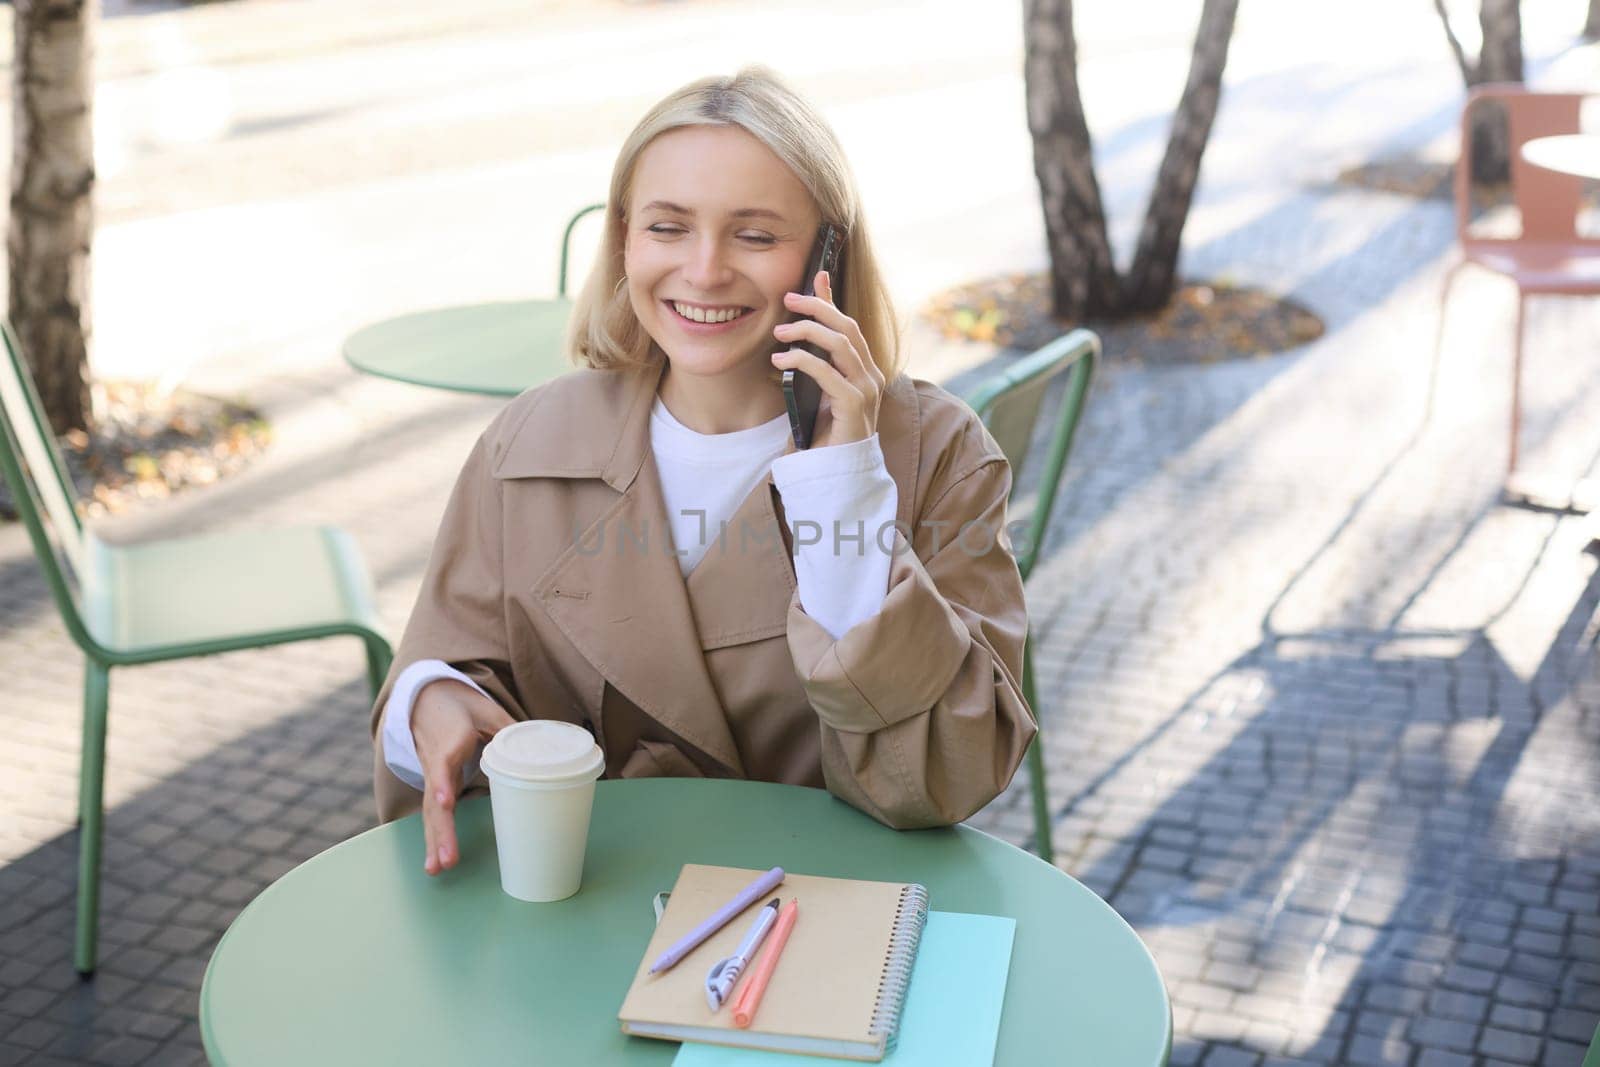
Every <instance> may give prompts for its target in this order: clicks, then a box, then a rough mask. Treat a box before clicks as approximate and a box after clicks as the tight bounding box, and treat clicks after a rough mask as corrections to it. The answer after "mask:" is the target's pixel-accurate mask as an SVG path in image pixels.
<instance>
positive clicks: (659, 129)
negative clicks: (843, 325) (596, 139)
mask: <svg viewBox="0 0 1600 1067" xmlns="http://www.w3.org/2000/svg"><path fill="white" fill-rule="evenodd" d="M685 126H737V127H739V128H740V129H742V130H744V131H745V132H746V133H749V134H750V135H751V136H753V137H754V138H755V139H756V140H758V141H760V142H761V143H762V144H764V145H766V146H767V148H769V149H771V150H772V153H773V154H774V155H776V156H777V157H778V158H779V159H780V160H782V161H783V162H784V164H785V165H787V166H788V168H789V169H790V170H792V171H793V172H794V173H795V176H796V177H798V178H799V179H800V181H801V183H802V184H803V185H805V187H806V189H807V190H808V191H809V192H810V193H811V199H812V200H813V201H815V203H816V205H817V208H818V210H819V211H820V213H821V215H822V220H823V221H824V222H831V223H833V224H834V225H835V226H839V227H840V228H842V229H843V230H844V231H845V234H846V237H845V243H844V250H843V255H844V258H843V266H842V268H841V271H840V273H841V274H842V275H843V282H844V285H843V288H842V291H840V290H837V289H836V290H835V293H834V299H835V301H836V302H837V303H838V304H839V306H840V307H842V308H843V309H844V310H845V313H846V314H848V315H849V316H850V317H851V318H853V319H855V320H856V322H857V323H858V324H859V325H860V327H861V334H862V337H863V338H864V339H865V340H866V342H867V347H868V348H869V349H870V350H871V352H872V359H873V362H875V363H876V364H877V365H878V367H879V369H880V370H882V371H883V374H884V377H885V378H886V379H889V380H893V379H894V378H895V377H896V376H897V375H898V374H899V373H900V370H901V368H902V364H901V355H900V339H899V336H898V329H897V327H896V323H895V317H894V306H893V304H892V303H891V302H890V299H889V291H888V289H887V287H886V286H885V285H884V283H883V276H882V274H881V273H880V272H879V270H878V261H877V259H876V257H874V256H873V254H872V243H871V241H869V240H868V238H867V227H866V221H865V219H864V218H863V217H862V212H861V196H860V194H859V193H858V192H857V191H856V185H855V180H854V178H853V177H852V176H851V174H850V167H849V164H848V163H847V162H846V161H845V157H844V150H843V149H842V148H841V147H840V146H839V141H838V139H837V138H836V137H834V135H833V131H832V130H830V129H829V128H828V125H827V123H825V122H824V121H823V119H822V116H821V115H819V114H817V112H816V111H815V110H814V109H813V108H812V107H811V105H809V104H808V103H806V102H805V101H804V100H803V99H801V98H800V96H799V95H798V94H797V93H795V91H794V90H793V89H790V88H789V87H788V86H787V85H785V84H784V83H783V82H782V81H780V80H779V79H778V77H777V75H775V74H773V73H772V72H771V71H770V70H767V69H766V68H764V67H746V68H744V69H743V70H741V71H739V73H737V74H735V75H734V76H733V77H731V78H729V77H715V78H702V79H700V80H699V81H696V82H691V83H690V84H688V85H685V86H684V87H683V88H681V89H679V90H678V91H677V92H675V93H673V94H671V95H670V96H668V97H667V98H666V99H664V100H662V101H661V102H660V103H659V104H657V105H656V106H655V107H653V108H651V109H650V112H649V114H647V115H645V117H644V118H643V119H641V120H640V122H639V125H637V126H635V127H634V129H633V132H632V133H630V134H629V135H628V138H627V140H626V141H624V142H623V144H622V149H621V151H619V152H618V153H617V162H616V165H615V166H614V167H613V168H612V171H611V189H610V192H609V193H608V194H607V198H606V224H605V233H604V236H603V237H602V238H601V246H600V253H599V254H598V255H597V256H596V257H595V262H594V267H593V269H592V270H591V271H590V272H589V278H588V280H587V281H586V282H585V283H584V286H583V289H582V291H581V292H579V294H578V297H577V299H576V300H575V301H574V302H573V306H572V317H571V319H570V320H569V321H568V324H567V351H568V353H569V355H570V356H571V358H572V360H573V362H574V363H577V364H578V365H580V366H585V367H594V368H598V369H622V368H626V367H635V366H644V365H648V364H649V363H651V362H652V357H651V351H650V349H651V339H650V335H649V334H647V333H646V332H645V330H644V327H643V326H641V325H640V323H639V319H638V317H637V316H636V315H634V313H633V304H632V303H631V301H630V300H629V298H628V292H627V279H626V277H625V276H624V274H623V249H624V247H625V243H626V241H627V233H628V197H629V195H630V194H631V192H632V183H633V174H634V169H635V168H636V167H637V166H638V163H639V156H640V154H641V153H643V152H644V150H645V148H646V146H648V145H649V144H650V142H651V141H653V140H655V138H657V137H659V136H660V135H661V134H663V133H666V132H667V131H669V130H676V129H681V128H683V127H685Z"/></svg>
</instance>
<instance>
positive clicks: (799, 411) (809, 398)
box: [773, 222, 844, 450]
mask: <svg viewBox="0 0 1600 1067" xmlns="http://www.w3.org/2000/svg"><path fill="white" fill-rule="evenodd" d="M843 269H844V233H843V232H842V231H841V230H840V229H839V228H838V227H837V226H834V225H833V224H832V223H827V222H825V223H823V224H822V226H821V227H820V228H819V229H818V230H817V243H816V244H815V245H813V246H812V248H811V256H810V257H809V258H808V259H807V261H806V273H805V276H804V277H802V278H801V279H800V287H799V289H798V290H797V291H798V292H800V293H803V294H804V295H806V296H815V295H816V293H815V292H813V289H814V288H815V286H816V280H817V272H818V271H823V270H825V271H827V272H828V284H829V286H830V287H831V288H832V289H833V303H834V306H835V307H837V308H839V309H840V310H841V311H842V310H844V305H843V304H842V303H841V299H842V296H841V294H842V293H843V292H844V286H843V284H842V279H843V274H842V271H843ZM805 318H810V316H809V315H790V316H789V317H788V318H787V319H785V320H784V321H785V322H794V321H796V320H798V319H805ZM789 348H803V349H805V350H806V351H807V352H810V353H811V354H812V355H814V356H819V357H821V358H822V359H825V360H828V361H829V362H830V363H831V362H832V359H831V358H830V357H829V356H828V353H827V352H826V351H825V350H824V349H822V348H821V347H820V346H818V345H814V344H812V343H810V342H809V341H797V342H795V343H794V344H792V345H777V346H775V347H774V349H773V351H782V350H784V349H789ZM783 401H784V403H785V404H786V405H787V406H788V408H789V430H790V432H791V433H793V434H794V447H796V448H798V449H801V450H804V449H807V448H810V447H811V436H812V432H813V431H814V430H815V429H816V425H817V407H818V405H819V404H821V403H822V386H820V385H818V384H817V380H816V379H815V378H813V377H811V375H809V374H807V373H805V372H804V371H797V370H792V369H791V370H786V371H784V372H783Z"/></svg>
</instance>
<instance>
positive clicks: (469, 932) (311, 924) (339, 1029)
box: [200, 778, 1172, 1067]
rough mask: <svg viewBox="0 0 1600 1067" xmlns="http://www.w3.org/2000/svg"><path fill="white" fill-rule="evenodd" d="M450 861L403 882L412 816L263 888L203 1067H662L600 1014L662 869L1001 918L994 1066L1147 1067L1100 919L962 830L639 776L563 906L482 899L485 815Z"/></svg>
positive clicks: (417, 855) (482, 810)
mask: <svg viewBox="0 0 1600 1067" xmlns="http://www.w3.org/2000/svg"><path fill="white" fill-rule="evenodd" d="M457 823H458V829H459V834H460V841H461V854H462V860H461V863H460V864H458V865H457V866H456V867H455V868H454V869H453V870H451V871H448V872H446V873H445V874H443V875H441V876H439V877H437V878H429V877H428V876H427V875H426V874H424V873H423V871H422V823H421V821H420V819H419V818H418V817H417V816H412V817H410V818H406V819H402V820H399V821H398V822H394V823H389V824H387V825H384V826H380V827H377V828H376V829H373V830H369V831H367V832H366V833H363V834H361V835H360V836H358V837H355V838H352V839H351V840H349V841H346V842H344V843H342V844H340V845H336V846H335V847H333V848H331V849H329V850H328V851H326V852H324V853H322V854H321V855H320V856H317V857H315V858H313V859H311V860H308V861H307V862H305V863H303V864H301V865H300V866H299V867H296V868H295V869H294V870H292V871H290V872H289V873H288V874H286V875H284V876H283V877H282V878H281V879H279V880H278V881H277V882H275V883H273V884H272V885H271V886H269V887H268V888H267V889H266V890H265V891H263V892H262V893H261V895H260V896H258V897H257V898H256V899H255V900H254V901H252V902H251V903H250V905H249V906H248V907H246V908H245V909H244V911H243V912H241V913H240V915H239V917H238V918H237V919H235V920H234V922H233V925H232V926H231V927H229V929H228V932H227V933H226V934H225V935H223V938H222V941H221V943H220V944H218V945H217V949H216V952H215V953H214V954H213V955H212V957H211V963H210V966H209V967H207V969H206V975H205V984H204V986H203V987H202V988H201V991H200V1026H201V1030H202V1033H203V1034H204V1037H205V1047H206V1052H207V1054H208V1055H209V1056H210V1057H211V1060H212V1062H213V1063H215V1064H220V1065H229V1067H240V1065H250V1064H271V1065H274V1067H280V1065H282V1064H297V1065H308V1064H323V1063H328V1064H335V1063H336V1064H347V1063H382V1064H387V1065H392V1067H398V1065H402V1064H424V1065H427V1067H439V1065H441V1064H458V1063H459V1064H500V1063H520V1064H535V1063H538V1064H562V1065H574V1064H575V1065H585V1067H609V1065H611V1064H646V1063H649V1064H668V1063H670V1062H671V1061H672V1058H673V1056H674V1055H676V1054H677V1050H678V1046H677V1045H675V1044H672V1043H670V1042H665V1041H657V1040H652V1039H648V1038H631V1037H626V1036H624V1035H623V1033H622V1031H621V1029H620V1028H619V1025H618V1023H617V1009H618V1008H619V1007H620V1006H621V1004H622V997H623V994H624V993H625V992H627V989H628V985H629V983H630V982H631V981H632V979H633V973H634V969H635V968H636V967H637V965H638V963H639V958H640V954H641V953H642V952H643V951H644V946H645V944H646V943H647V942H648V941H649V940H650V934H651V932H652V930H653V928H654V925H655V916H654V913H653V911H652V909H651V898H652V897H653V896H654V895H655V893H656V892H657V891H659V890H666V889H671V888H672V884H673V882H674V881H675V880H676V878H677V875H678V869H679V867H681V866H682V865H683V864H684V863H707V864H719V865H723V866H732V867H752V868H766V867H771V866H783V867H785V868H788V869H790V870H793V871H795V872H797V873H805V874H823V875H833V876H838V877H851V878H868V879H878V880H883V881H916V882H921V883H922V884H924V885H926V886H927V887H928V893H929V903H930V906H931V907H932V908H934V909H935V910H939V911H965V912H979V913H986V914H991V915H1008V916H1011V917H1012V918H1015V919H1016V920H1017V934H1016V944H1015V948H1014V950H1013V954H1012V958H1011V974H1010V979H1009V982H1008V984H1007V987H1006V997H1005V1010H1004V1014H1003V1015H1002V1017H1001V1024H1000V1040H999V1046H998V1048H997V1050H996V1059H995V1062H996V1063H999V1064H1017V1065H1029V1067H1033V1065H1038V1064H1081V1065H1083V1067H1135V1065H1137V1067H1153V1065H1158V1064H1164V1063H1166V1061H1167V1056H1168V1053H1169V1051H1170V1048H1171V1040H1172V1014H1171V1008H1170V1005H1169V1003H1168V1000H1167V993H1166V989H1165V988H1164V986H1163V985H1162V982H1161V976H1160V974H1159V973H1158V972H1157V970H1156V966H1155V962H1154V961H1153V960H1152V959H1151V957H1150V954H1149V952H1148V951H1146V949H1145V947H1144V945H1143V943H1142V942H1140V940H1139V938H1138V936H1137V935H1136V934H1135V933H1134V932H1133V930H1132V929H1131V928H1130V927H1129V926H1128V925H1127V923H1125V922H1123V921H1122V919H1121V918H1120V917H1118V915H1117V914H1116V913H1115V912H1114V911H1112V910H1111V908H1110V906H1109V905H1107V904H1106V903H1105V902H1104V901H1102V900H1101V899H1100V898H1099V897H1097V896H1095V895H1094V894H1093V893H1092V892H1090V891H1089V890H1088V889H1086V888H1085V887H1084V886H1083V885H1081V884H1080V883H1078V882H1077V881H1075V880H1073V879H1072V878H1069V877H1068V876H1067V875H1065V874H1063V873H1061V872H1060V871H1059V870H1056V869H1055V868H1054V867H1051V866H1049V865H1047V864H1045V863H1044V862H1042V861H1041V860H1039V859H1038V858H1036V857H1034V856H1031V855H1029V854H1028V853H1026V852H1023V851H1021V850H1020V849H1017V848H1014V847H1013V846H1011V845H1008V844H1006V843H1005V842H1003V841H1000V840H998V839H996V838H993V837H990V836H989V835H987V834H984V833H980V832H979V831H976V830H972V829H968V828H966V827H956V828H953V829H947V830H924V831H917V832H910V833H902V832H896V831H893V830H889V829H886V828H885V827H883V826H880V825H879V824H877V823H876V822H873V821H872V820H871V819H869V818H868V817H867V816H865V815H862V814H861V813H860V812H857V811H856V810H854V809H853V808H851V807H849V806H848V805H846V804H844V803H843V802H842V801H839V800H836V799H834V798H833V797H831V796H830V795H828V794H827V793H825V792H822V791H821V790H815V789H802V788H798V787H795V786H783V785H772V784H769V783H763V782H739V781H705V780H698V779H682V778H657V779H645V780H629V781H607V782H601V783H600V784H599V788H598V789H597V790H596V793H595V807H594V817H593V822H592V824H591V826H590V831H589V851H588V855H587V859H586V862H585V865H584V878H583V888H582V889H580V890H579V891H578V894H577V895H576V896H574V897H570V898H568V899H567V900H563V901H559V902H556V903H553V904H527V903H523V902H522V901H518V900H516V899H514V898H512V897H509V896H507V895H506V894H505V893H503V892H501V890H500V881H499V879H500V872H499V864H498V862H497V860H496V857H495V848H494V828H493V824H492V821H491V817H490V808H489V802H488V798H486V797H479V798H475V799H472V800H469V801H466V802H464V803H463V804H462V805H461V806H460V808H459V809H458V812H457Z"/></svg>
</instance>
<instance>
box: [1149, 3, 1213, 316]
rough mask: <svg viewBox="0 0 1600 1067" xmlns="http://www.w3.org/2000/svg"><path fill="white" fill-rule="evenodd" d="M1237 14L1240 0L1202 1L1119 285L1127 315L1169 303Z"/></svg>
mask: <svg viewBox="0 0 1600 1067" xmlns="http://www.w3.org/2000/svg"><path fill="white" fill-rule="evenodd" d="M1238 10H1239V0H1205V5H1204V6H1203V7H1202V8H1201V10H1200V28H1199V30H1198V31H1196V33H1195V41H1194V57H1193V58H1192V59H1191V60H1190V62H1189V80H1188V82H1187V84H1185V85H1184V87H1183V97H1182V99H1181V100H1179V102H1178V110H1177V112H1176V113H1175V114H1174V115H1173V117H1172V132H1171V134H1169V135H1168V138H1167V152H1166V155H1165V156H1164V157H1163V158H1162V160H1161V169H1160V171H1159V172H1157V174H1156V185H1155V191H1154V192H1153V193H1152V194H1151V196H1150V206H1149V208H1148V209H1147V210H1146V212H1145V217H1144V226H1143V227H1142V228H1141V229H1140V231H1139V243H1138V245H1137V247H1136V248H1135V250H1134V254H1133V266H1132V267H1130V268H1129V270H1128V277H1127V281H1126V283H1125V284H1124V286H1123V310H1124V311H1126V312H1138V311H1153V310H1155V309H1156V308H1159V307H1161V306H1162V305H1163V304H1165V303H1166V302H1167V301H1168V300H1169V299H1171V297H1172V293H1173V291H1174V290H1175V289H1176V287H1177V271H1178V250H1179V248H1180V246H1181V243H1182V238H1183V224H1184V222H1185V221H1186V220H1187V219H1188V217H1189V206H1190V204H1191V203H1192V202H1193V200H1194V187H1195V182H1196V181H1197V180H1198V179H1199V177H1200V160H1201V157H1202V156H1204V154H1205V150H1206V141H1207V140H1208V139H1209V138H1210V136H1211V123H1212V121H1213V120H1214V119H1215V118H1216V115H1217V102H1218V100H1219V98H1220V97H1221V94H1222V70H1223V68H1224V67H1225V66H1226V65H1227V62H1228V42H1229V40H1230V39H1232V37H1233V20H1234V15H1235V14H1236V13H1237V12H1238Z"/></svg>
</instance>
